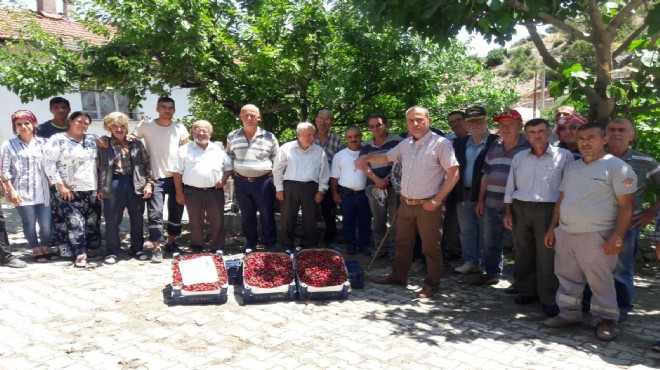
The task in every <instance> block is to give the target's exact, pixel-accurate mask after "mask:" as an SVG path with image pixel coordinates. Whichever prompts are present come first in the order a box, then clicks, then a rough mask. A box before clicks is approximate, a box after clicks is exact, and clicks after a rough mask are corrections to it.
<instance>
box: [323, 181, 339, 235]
mask: <svg viewBox="0 0 660 370" xmlns="http://www.w3.org/2000/svg"><path fill="white" fill-rule="evenodd" d="M321 213H322V214H323V221H324V222H325V233H324V234H323V242H324V243H325V244H331V243H334V242H335V237H336V236H337V220H336V217H337V204H335V201H334V199H332V192H331V191H329V190H328V191H327V192H326V193H325V195H324V196H323V201H322V202H321Z"/></svg>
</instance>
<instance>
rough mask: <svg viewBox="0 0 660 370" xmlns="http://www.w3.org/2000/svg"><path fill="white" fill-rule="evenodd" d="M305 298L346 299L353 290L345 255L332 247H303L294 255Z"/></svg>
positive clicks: (300, 290)
mask: <svg viewBox="0 0 660 370" xmlns="http://www.w3.org/2000/svg"><path fill="white" fill-rule="evenodd" d="M294 261H295V266H296V274H297V278H298V279H297V280H298V293H299V294H300V298H301V299H303V300H329V299H340V300H343V299H346V298H348V292H350V290H351V285H350V281H349V280H348V272H347V270H346V265H345V263H344V257H342V255H341V254H340V253H339V252H336V251H334V250H332V249H303V250H298V251H297V253H296V254H295V256H294Z"/></svg>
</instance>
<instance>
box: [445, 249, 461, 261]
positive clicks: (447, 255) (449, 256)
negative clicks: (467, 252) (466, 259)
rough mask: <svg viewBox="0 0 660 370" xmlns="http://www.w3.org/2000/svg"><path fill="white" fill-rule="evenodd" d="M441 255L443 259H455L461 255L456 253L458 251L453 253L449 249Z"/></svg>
mask: <svg viewBox="0 0 660 370" xmlns="http://www.w3.org/2000/svg"><path fill="white" fill-rule="evenodd" d="M443 257H444V259H445V261H457V260H459V259H461V255H460V254H458V253H454V252H451V251H450V252H447V253H445V254H444V255H443Z"/></svg>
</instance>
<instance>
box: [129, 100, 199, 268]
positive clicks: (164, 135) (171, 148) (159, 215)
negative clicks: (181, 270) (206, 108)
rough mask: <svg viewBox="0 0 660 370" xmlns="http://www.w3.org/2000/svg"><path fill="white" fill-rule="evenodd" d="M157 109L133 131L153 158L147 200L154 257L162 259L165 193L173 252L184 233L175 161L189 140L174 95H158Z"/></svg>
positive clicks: (171, 250)
mask: <svg viewBox="0 0 660 370" xmlns="http://www.w3.org/2000/svg"><path fill="white" fill-rule="evenodd" d="M156 111H157V112H158V118H156V119H153V120H150V121H142V122H140V124H139V125H138V126H137V127H136V128H135V131H134V132H133V135H135V136H136V137H137V138H138V139H144V143H145V147H146V149H147V152H148V153H149V159H150V161H151V171H152V173H153V176H154V192H153V195H152V196H151V198H150V199H149V200H148V201H147V216H148V218H149V223H148V224H149V241H150V242H151V244H152V245H153V246H154V254H153V257H152V261H153V262H161V261H162V260H163V252H162V249H161V247H160V244H161V243H162V242H163V241H165V238H164V233H163V206H164V202H165V195H167V196H168V198H169V199H168V201H167V214H168V220H167V243H166V244H165V246H166V248H167V249H168V250H169V251H170V252H176V251H179V250H178V247H177V246H176V244H175V239H176V237H177V236H178V235H180V234H181V217H182V216H183V205H182V204H179V203H177V202H176V198H175V197H176V191H175V189H174V180H173V179H172V165H173V162H174V161H175V158H176V153H177V150H178V149H179V146H181V145H184V144H187V143H188V142H189V141H190V140H189V139H188V130H186V127H185V126H184V125H182V124H181V123H178V122H174V120H173V118H174V112H176V109H175V107H174V100H172V98H169V97H160V98H158V104H157V106H156Z"/></svg>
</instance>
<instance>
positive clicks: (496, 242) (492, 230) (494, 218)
mask: <svg viewBox="0 0 660 370" xmlns="http://www.w3.org/2000/svg"><path fill="white" fill-rule="evenodd" d="M482 218H483V222H484V250H483V259H484V269H485V271H486V275H488V276H496V277H500V276H501V275H502V270H503V269H504V256H503V254H502V236H503V235H504V225H503V224H502V218H504V210H499V209H495V208H490V207H484V215H483V216H482Z"/></svg>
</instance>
